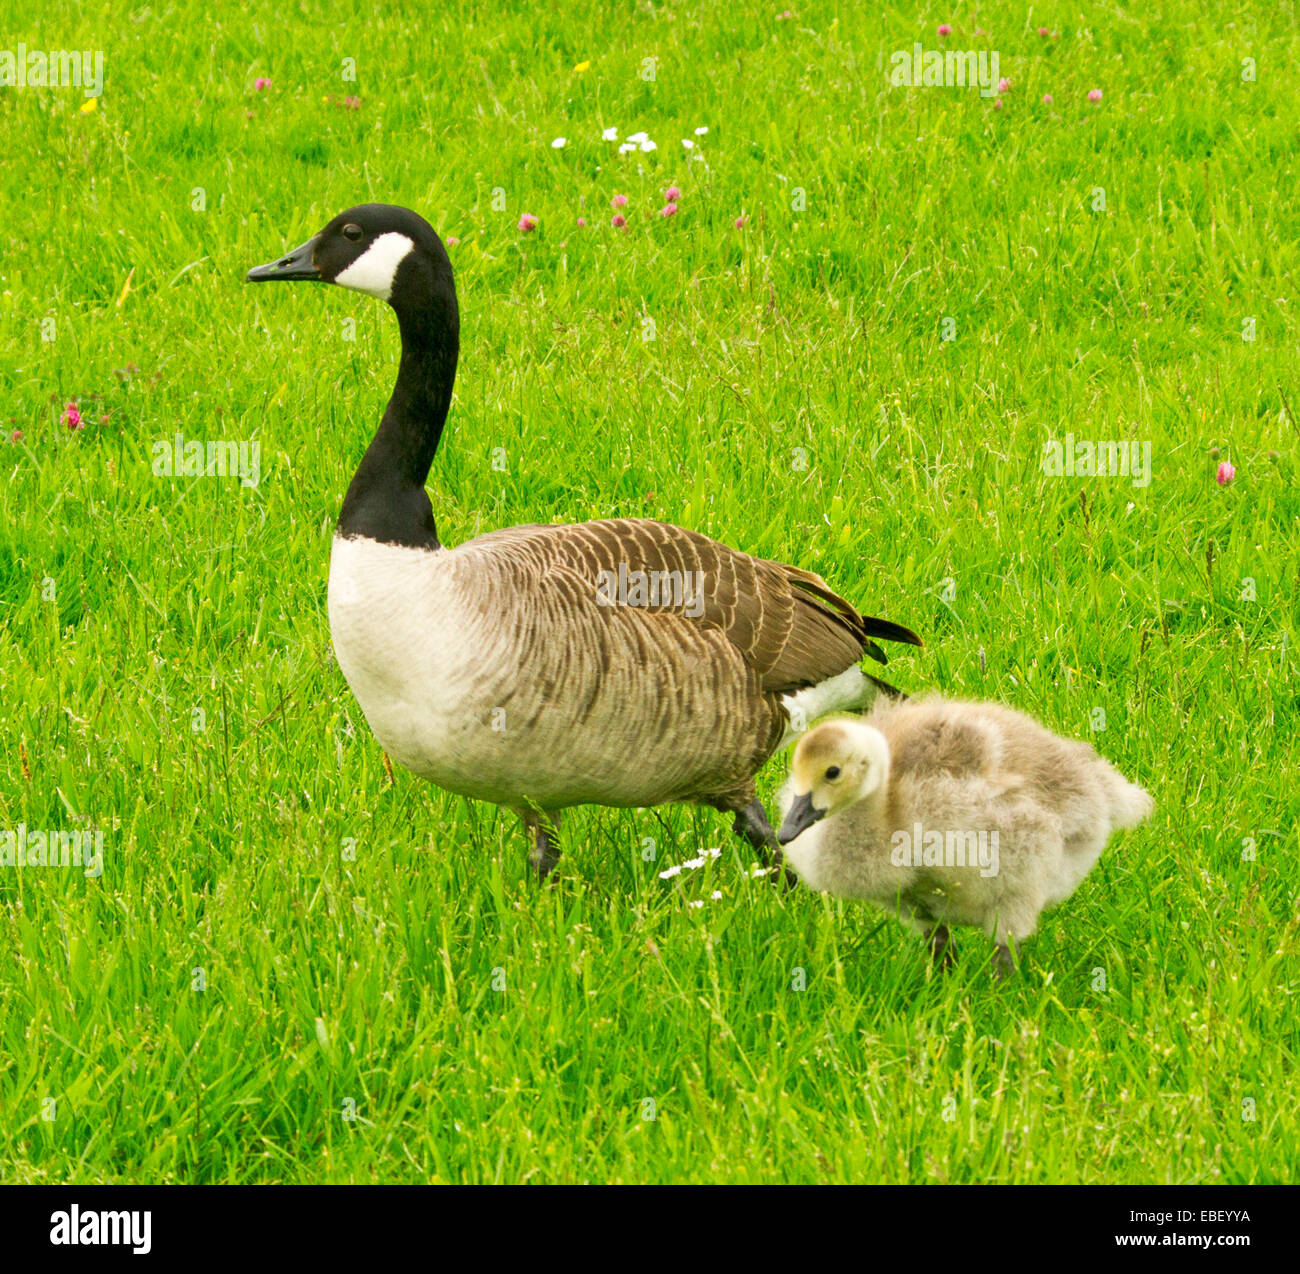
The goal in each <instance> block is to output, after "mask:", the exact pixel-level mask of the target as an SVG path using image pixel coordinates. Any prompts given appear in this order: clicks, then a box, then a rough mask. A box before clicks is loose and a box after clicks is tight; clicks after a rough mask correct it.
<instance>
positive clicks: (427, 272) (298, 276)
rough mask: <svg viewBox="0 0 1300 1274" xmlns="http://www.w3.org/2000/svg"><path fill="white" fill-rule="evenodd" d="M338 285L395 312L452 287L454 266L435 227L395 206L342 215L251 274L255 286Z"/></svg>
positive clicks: (380, 205)
mask: <svg viewBox="0 0 1300 1274" xmlns="http://www.w3.org/2000/svg"><path fill="white" fill-rule="evenodd" d="M276 280H280V281H284V282H298V281H307V282H314V283H337V284H339V286H340V287H345V288H352V289H353V290H354V291H357V292H368V293H369V294H370V295H371V296H377V297H379V298H380V299H381V300H384V301H387V302H388V303H389V304H390V305H392V306H393V307H394V308H395V309H396V308H400V307H401V303H402V301H403V300H404V299H407V298H409V299H410V301H411V302H412V303H416V302H418V299H419V298H420V297H422V296H427V295H429V294H430V293H431V292H433V291H435V290H436V289H440V287H441V288H445V287H450V285H451V262H450V261H449V260H448V259H447V251H446V249H445V248H444V247H443V246H442V240H441V239H439V238H438V236H437V234H436V233H435V231H434V229H433V227H432V226H431V225H430V224H429V223H428V222H427V221H425V219H424V218H423V217H421V216H420V215H419V214H418V213H415V212H412V211H411V210H410V209H409V208H399V207H397V206H396V205H394V204H385V203H367V204H359V205H358V206H357V207H355V208H349V209H348V210H347V211H346V212H341V213H339V215H338V216H337V217H335V218H334V220H333V221H331V222H330V223H329V225H327V226H326V227H325V228H324V229H323V230H321V231H320V232H319V233H318V234H314V235H312V237H311V238H310V239H308V240H307V242H306V243H304V244H303V245H302V246H301V247H298V248H295V249H294V250H293V251H292V252H290V253H289V254H288V255H287V256H283V257H280V258H279V259H278V260H276V261H271V262H269V263H268V264H266V265H259V266H254V267H253V269H251V270H249V272H248V281H249V282H250V283H270V282H274V281H276Z"/></svg>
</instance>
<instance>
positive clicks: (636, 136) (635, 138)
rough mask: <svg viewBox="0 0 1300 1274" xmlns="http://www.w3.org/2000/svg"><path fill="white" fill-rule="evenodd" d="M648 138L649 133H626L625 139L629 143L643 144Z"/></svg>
mask: <svg viewBox="0 0 1300 1274" xmlns="http://www.w3.org/2000/svg"><path fill="white" fill-rule="evenodd" d="M649 136H650V134H649V133H628V135H627V139H628V141H630V142H643V141H645V140H646V139H647V138H648V137H649Z"/></svg>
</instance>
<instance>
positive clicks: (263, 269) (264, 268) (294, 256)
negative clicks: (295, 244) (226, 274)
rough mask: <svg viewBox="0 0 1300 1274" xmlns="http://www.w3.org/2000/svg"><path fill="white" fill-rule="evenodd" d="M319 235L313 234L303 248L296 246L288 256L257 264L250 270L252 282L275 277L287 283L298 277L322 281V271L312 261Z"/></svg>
mask: <svg viewBox="0 0 1300 1274" xmlns="http://www.w3.org/2000/svg"><path fill="white" fill-rule="evenodd" d="M319 238H320V236H319V235H315V234H314V235H312V237H311V238H310V239H308V240H307V242H306V243H304V244H303V245H302V247H301V248H294V250H293V251H292V252H291V253H289V255H288V256H287V257H281V258H280V259H279V260H278V261H272V262H270V263H269V264H267V265H255V266H254V267H253V268H252V269H251V270H249V272H248V281H249V282H250V283H267V282H269V281H271V280H274V279H283V280H284V281H285V282H286V283H287V282H292V281H294V280H296V279H311V280H314V281H315V282H317V283H320V282H322V279H321V274H320V271H319V270H318V269H317V268H316V267H315V265H314V264H313V263H312V255H313V254H314V253H315V251H316V242H317V240H318V239H319Z"/></svg>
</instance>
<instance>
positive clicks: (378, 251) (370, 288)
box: [334, 230, 415, 301]
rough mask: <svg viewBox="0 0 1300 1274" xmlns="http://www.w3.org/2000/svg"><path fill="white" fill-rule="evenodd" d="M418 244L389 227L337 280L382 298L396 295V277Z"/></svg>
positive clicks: (340, 283) (357, 290)
mask: <svg viewBox="0 0 1300 1274" xmlns="http://www.w3.org/2000/svg"><path fill="white" fill-rule="evenodd" d="M414 247H415V244H414V243H413V242H412V241H411V240H410V239H408V238H407V237H406V236H405V235H404V234H398V233H397V231H396V230H390V231H388V233H387V234H381V235H380V236H379V238H378V239H376V240H375V241H374V243H372V244H371V245H370V247H368V248H367V249H366V250H365V251H364V252H363V253H362V254H361V255H360V256H359V257H358V258H357V259H356V260H355V261H353V263H352V264H351V265H350V266H348V268H347V269H346V270H344V271H343V272H342V273H341V274H339V275H337V276H336V277H335V279H334V282H335V283H337V284H339V285H340V286H341V287H345V288H351V289H352V290H353V291H354V292H369V293H370V295H371V296H377V297H379V299H380V300H381V301H386V300H388V298H389V297H390V296H392V294H393V279H394V278H396V277H397V267H398V266H399V265H401V264H402V262H403V260H405V258H406V256H407V254H408V253H409V252H410V251H411V250H412V249H413V248H414Z"/></svg>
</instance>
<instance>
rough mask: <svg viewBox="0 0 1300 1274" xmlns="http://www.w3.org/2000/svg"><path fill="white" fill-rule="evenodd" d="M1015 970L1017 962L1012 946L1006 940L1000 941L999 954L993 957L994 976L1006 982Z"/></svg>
mask: <svg viewBox="0 0 1300 1274" xmlns="http://www.w3.org/2000/svg"><path fill="white" fill-rule="evenodd" d="M1015 971H1016V962H1015V958H1014V957H1013V956H1012V954H1011V948H1010V946H1008V945H1007V943H1005V942H999V943H998V949H997V954H996V955H995V956H994V957H993V976H994V977H995V978H996V979H997V980H998V981H999V982H1005V981H1006V980H1007V979H1008V978H1009V977H1011V976H1012V975H1013V974H1014V973H1015Z"/></svg>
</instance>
